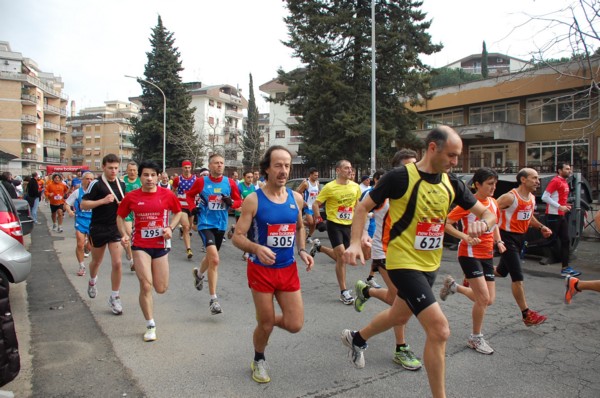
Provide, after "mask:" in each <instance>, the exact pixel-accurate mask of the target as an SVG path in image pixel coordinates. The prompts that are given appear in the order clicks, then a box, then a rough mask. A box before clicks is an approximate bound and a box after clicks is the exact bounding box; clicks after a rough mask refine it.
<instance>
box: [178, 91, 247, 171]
mask: <svg viewBox="0 0 600 398" xmlns="http://www.w3.org/2000/svg"><path fill="white" fill-rule="evenodd" d="M185 86H186V88H187V90H188V92H189V93H190V95H191V96H192V102H191V106H193V107H195V108H196V112H195V113H194V128H195V130H196V132H197V134H198V136H199V139H200V141H201V142H202V143H203V144H204V147H205V148H204V149H205V153H206V155H207V157H208V156H210V155H211V154H213V153H220V154H222V155H223V156H224V158H225V167H226V168H228V169H234V168H235V169H237V168H241V167H242V156H243V155H242V148H241V146H240V140H241V136H242V134H243V128H244V127H243V121H244V115H243V113H242V112H243V110H244V109H247V108H248V101H247V100H246V99H245V98H244V97H243V96H242V94H241V90H240V89H238V88H236V87H233V86H231V85H229V84H218V85H211V86H202V83H200V82H191V83H185Z"/></svg>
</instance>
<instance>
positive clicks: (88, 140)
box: [85, 135, 92, 144]
mask: <svg viewBox="0 0 600 398" xmlns="http://www.w3.org/2000/svg"><path fill="white" fill-rule="evenodd" d="M85 143H86V144H91V143H92V137H91V136H89V135H88V136H86V137H85Z"/></svg>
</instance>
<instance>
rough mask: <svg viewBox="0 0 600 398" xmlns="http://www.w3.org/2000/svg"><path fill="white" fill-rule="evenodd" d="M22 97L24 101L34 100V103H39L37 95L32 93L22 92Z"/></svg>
mask: <svg viewBox="0 0 600 398" xmlns="http://www.w3.org/2000/svg"><path fill="white" fill-rule="evenodd" d="M21 99H22V100H23V101H29V102H33V105H35V104H37V97H36V96H35V95H31V94H21Z"/></svg>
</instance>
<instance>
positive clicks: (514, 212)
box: [500, 188, 535, 234]
mask: <svg viewBox="0 0 600 398" xmlns="http://www.w3.org/2000/svg"><path fill="white" fill-rule="evenodd" d="M510 192H511V193H512V194H513V196H514V200H513V202H512V203H511V205H510V206H509V207H507V208H506V209H504V210H501V211H500V229H502V230H504V231H506V232H513V233H517V234H524V233H525V232H527V230H528V229H529V223H530V222H531V217H532V216H533V211H534V209H535V196H533V195H532V194H531V193H530V194H529V198H528V199H527V200H525V199H523V198H522V197H521V196H520V195H519V192H517V189H516V188H513V189H512V190H511V191H510Z"/></svg>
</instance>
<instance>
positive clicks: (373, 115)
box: [371, 0, 377, 175]
mask: <svg viewBox="0 0 600 398" xmlns="http://www.w3.org/2000/svg"><path fill="white" fill-rule="evenodd" d="M376 68H377V65H376V63H375V0H371V175H372V174H373V173H375V168H376V167H377V162H376V158H375V157H376V156H377V149H376V148H377V147H376V140H377V138H376V137H377V127H376V123H377V116H376V113H375V110H376V105H375V99H376V88H375V84H376V82H377V81H376V79H375V71H376Z"/></svg>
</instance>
